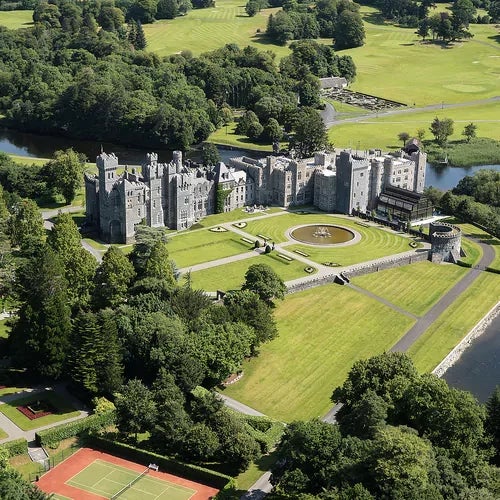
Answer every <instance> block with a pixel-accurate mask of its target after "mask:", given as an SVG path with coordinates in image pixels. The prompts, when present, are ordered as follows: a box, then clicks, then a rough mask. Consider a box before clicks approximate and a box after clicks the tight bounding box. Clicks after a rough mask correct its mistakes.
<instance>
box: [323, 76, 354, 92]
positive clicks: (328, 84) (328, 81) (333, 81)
mask: <svg viewBox="0 0 500 500" xmlns="http://www.w3.org/2000/svg"><path fill="white" fill-rule="evenodd" d="M319 83H320V86H321V90H329V89H338V90H340V89H345V88H346V87H347V80H346V79H345V78H344V77H343V76H329V77H327V78H320V79H319Z"/></svg>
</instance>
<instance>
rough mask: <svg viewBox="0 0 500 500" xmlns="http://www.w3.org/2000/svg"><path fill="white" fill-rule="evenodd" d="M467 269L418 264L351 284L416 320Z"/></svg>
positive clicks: (357, 280)
mask: <svg viewBox="0 0 500 500" xmlns="http://www.w3.org/2000/svg"><path fill="white" fill-rule="evenodd" d="M467 272H469V270H468V269H465V268H463V267H459V266H454V265H452V264H450V265H446V264H443V265H439V264H432V263H431V262H428V261H425V262H418V263H416V264H411V265H409V266H403V267H397V268H395V269H387V270H385V271H381V272H378V273H374V274H369V275H366V276H360V277H358V278H352V280H351V281H352V283H354V284H355V285H357V286H359V287H361V288H364V289H365V290H368V291H370V292H372V293H374V294H375V295H378V296H380V297H383V298H384V299H387V300H388V301H390V302H392V303H393V304H395V305H397V306H399V307H401V308H402V309H404V310H406V311H409V312H411V313H413V314H416V315H417V316H421V315H423V314H424V313H425V312H427V311H428V310H429V309H430V308H431V307H432V306H433V305H434V304H435V303H436V302H437V301H438V300H439V299H440V298H441V296H442V295H443V294H444V293H446V292H447V291H448V290H449V289H450V288H452V286H453V285H454V284H455V283H456V282H457V281H458V280H460V279H461V278H462V277H463V276H464V275H465V274H466V273H467Z"/></svg>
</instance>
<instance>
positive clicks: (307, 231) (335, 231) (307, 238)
mask: <svg viewBox="0 0 500 500" xmlns="http://www.w3.org/2000/svg"><path fill="white" fill-rule="evenodd" d="M290 237H291V238H293V239H294V240H297V241H300V242H301V243H308V244H310V245H337V244H341V243H346V242H349V241H351V240H353V239H354V238H355V234H354V232H353V231H351V230H349V229H346V228H344V227H339V226H334V225H332V224H308V225H306V226H299V227H296V228H294V229H292V230H291V231H290Z"/></svg>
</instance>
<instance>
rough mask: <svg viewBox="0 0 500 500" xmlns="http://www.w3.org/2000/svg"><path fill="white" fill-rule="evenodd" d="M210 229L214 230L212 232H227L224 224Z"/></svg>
mask: <svg viewBox="0 0 500 500" xmlns="http://www.w3.org/2000/svg"><path fill="white" fill-rule="evenodd" d="M209 231H212V233H225V232H227V229H226V228H225V227H222V226H217V227H211V228H210V229H209Z"/></svg>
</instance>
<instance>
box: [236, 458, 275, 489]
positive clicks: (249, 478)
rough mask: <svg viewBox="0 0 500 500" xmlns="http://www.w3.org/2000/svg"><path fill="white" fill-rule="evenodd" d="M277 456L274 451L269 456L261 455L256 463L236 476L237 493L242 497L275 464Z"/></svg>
mask: <svg viewBox="0 0 500 500" xmlns="http://www.w3.org/2000/svg"><path fill="white" fill-rule="evenodd" d="M276 460H277V454H276V451H274V452H272V453H270V454H269V455H263V456H262V457H260V458H259V459H258V460H257V461H256V462H252V463H251V464H250V467H249V468H248V469H247V470H246V471H245V472H242V473H241V474H240V475H239V476H237V478H236V480H237V481H238V489H239V493H241V495H243V494H244V493H245V492H246V491H247V490H248V488H250V486H252V484H254V483H255V481H257V479H259V477H260V476H262V474H264V472H266V471H268V470H269V469H271V467H272V466H273V465H274V464H275V463H276Z"/></svg>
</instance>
